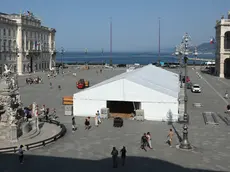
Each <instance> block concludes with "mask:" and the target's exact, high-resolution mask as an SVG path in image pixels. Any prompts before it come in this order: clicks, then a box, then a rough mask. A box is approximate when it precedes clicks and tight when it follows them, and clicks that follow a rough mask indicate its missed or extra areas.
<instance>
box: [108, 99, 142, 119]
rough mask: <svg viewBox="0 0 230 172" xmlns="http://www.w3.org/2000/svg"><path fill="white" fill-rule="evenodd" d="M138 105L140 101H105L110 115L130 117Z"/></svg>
mask: <svg viewBox="0 0 230 172" xmlns="http://www.w3.org/2000/svg"><path fill="white" fill-rule="evenodd" d="M140 105H141V103H140V102H128V101H107V108H109V112H110V115H111V117H121V118H131V117H132V116H133V114H134V113H135V110H137V109H140Z"/></svg>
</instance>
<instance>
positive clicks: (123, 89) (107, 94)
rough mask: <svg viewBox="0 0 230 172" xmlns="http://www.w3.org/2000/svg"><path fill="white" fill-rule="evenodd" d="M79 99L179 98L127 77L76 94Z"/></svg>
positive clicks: (163, 99) (158, 100) (160, 100)
mask: <svg viewBox="0 0 230 172" xmlns="http://www.w3.org/2000/svg"><path fill="white" fill-rule="evenodd" d="M75 98H77V99H78V100H105V101H106V100H113V101H133V102H173V103H174V102H177V101H178V98H175V97H171V96H169V95H167V94H163V93H161V92H158V91H155V90H153V89H151V88H148V87H145V86H143V85H140V84H137V83H134V82H132V81H129V80H126V79H120V80H118V81H113V82H110V83H108V84H106V85H102V86H100V87H95V88H93V89H87V90H85V91H81V92H78V93H76V94H74V99H75Z"/></svg>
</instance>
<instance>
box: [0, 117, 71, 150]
mask: <svg viewBox="0 0 230 172" xmlns="http://www.w3.org/2000/svg"><path fill="white" fill-rule="evenodd" d="M40 121H42V122H48V123H51V124H55V125H57V126H60V128H61V131H60V132H59V133H58V134H56V135H55V136H52V137H50V138H48V139H45V140H41V141H38V142H33V143H29V144H25V145H24V146H25V147H26V149H27V150H30V149H33V148H37V147H41V146H46V145H47V144H50V143H52V142H55V141H57V140H58V139H60V138H61V137H63V136H64V135H65V133H66V131H67V129H66V127H65V125H64V124H61V123H60V122H59V121H55V120H44V119H41V120H40ZM17 150H18V147H17V146H12V147H5V148H0V153H10V152H13V153H16V152H17Z"/></svg>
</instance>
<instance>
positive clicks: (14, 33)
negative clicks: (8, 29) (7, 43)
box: [13, 29, 16, 37]
mask: <svg viewBox="0 0 230 172" xmlns="http://www.w3.org/2000/svg"><path fill="white" fill-rule="evenodd" d="M13 37H16V31H15V29H14V30H13Z"/></svg>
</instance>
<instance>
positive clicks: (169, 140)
mask: <svg viewBox="0 0 230 172" xmlns="http://www.w3.org/2000/svg"><path fill="white" fill-rule="evenodd" d="M173 135H174V133H173V131H172V129H171V128H170V130H169V134H168V136H167V138H168V144H169V146H170V147H172V139H173Z"/></svg>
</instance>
